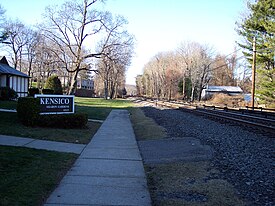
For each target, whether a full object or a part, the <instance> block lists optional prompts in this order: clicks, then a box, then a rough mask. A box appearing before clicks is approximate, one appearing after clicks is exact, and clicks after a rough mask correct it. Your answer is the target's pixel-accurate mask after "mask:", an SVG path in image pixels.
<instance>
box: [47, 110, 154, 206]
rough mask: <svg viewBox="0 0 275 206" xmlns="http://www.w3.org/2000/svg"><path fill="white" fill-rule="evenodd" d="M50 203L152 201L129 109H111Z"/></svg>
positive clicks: (139, 204)
mask: <svg viewBox="0 0 275 206" xmlns="http://www.w3.org/2000/svg"><path fill="white" fill-rule="evenodd" d="M53 205H61V206H62V205H66V206H68V205H74V206H75V205H108V206H110V205H117V206H118V205H119V206H123V205H125V206H126V205H127V206H130V205H132V206H134V205H135V206H150V205H151V199H150V194H149V192H148V188H147V182H146V176H145V172H144V168H143V163H142V159H141V156H140V153H139V150H138V147H137V143H136V140H135V135H134V132H133V128H132V125H131V122H130V119H129V113H128V111H126V110H112V112H111V113H110V115H109V116H108V118H107V119H106V120H105V121H104V123H103V124H102V126H101V127H100V129H99V130H98V132H97V133H96V134H95V136H94V137H93V139H92V141H91V142H90V143H89V144H88V145H87V146H86V147H85V149H84V150H83V152H82V153H81V155H80V156H79V158H78V159H77V161H76V162H75V164H74V165H73V167H72V168H71V170H69V171H68V173H67V174H66V176H65V177H64V178H63V179H62V181H61V183H60V185H59V186H58V187H57V188H56V190H55V191H54V192H53V193H52V194H51V196H50V197H49V198H48V200H47V201H46V203H45V206H53Z"/></svg>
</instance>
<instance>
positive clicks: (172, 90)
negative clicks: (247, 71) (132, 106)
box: [136, 42, 242, 101]
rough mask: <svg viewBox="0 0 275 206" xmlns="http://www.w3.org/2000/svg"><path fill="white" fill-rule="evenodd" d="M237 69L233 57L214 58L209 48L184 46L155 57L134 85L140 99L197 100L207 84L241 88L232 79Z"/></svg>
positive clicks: (237, 81) (234, 78) (191, 44)
mask: <svg viewBox="0 0 275 206" xmlns="http://www.w3.org/2000/svg"><path fill="white" fill-rule="evenodd" d="M239 67H240V62H237V59H236V53H233V54H232V55H230V56H224V55H220V54H218V55H216V56H214V57H213V49H212V48H211V47H209V46H207V45H201V44H199V43H197V42H184V43H182V44H181V45H180V46H179V47H178V48H177V49H175V50H174V51H172V52H163V53H159V54H157V55H156V56H154V57H153V58H152V59H151V60H150V61H149V62H148V63H147V64H146V65H145V66H144V73H143V74H142V75H139V76H137V78H136V85H137V90H138V94H139V95H145V96H148V97H153V98H160V99H161V98H164V99H168V100H171V99H178V98H183V99H185V100H189V101H194V100H200V99H201V92H202V90H203V88H205V87H206V85H207V84H211V85H217V86H222V85H228V86H236V85H237V84H240V83H241V81H242V80H240V79H238V78H237V77H236V75H235V73H236V69H237V68H239Z"/></svg>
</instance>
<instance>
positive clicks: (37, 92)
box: [29, 87, 39, 97]
mask: <svg viewBox="0 0 275 206" xmlns="http://www.w3.org/2000/svg"><path fill="white" fill-rule="evenodd" d="M35 94H39V89H38V88H36V87H32V88H29V96H31V97H34V95H35Z"/></svg>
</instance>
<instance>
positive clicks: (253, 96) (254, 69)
mask: <svg viewBox="0 0 275 206" xmlns="http://www.w3.org/2000/svg"><path fill="white" fill-rule="evenodd" d="M255 75H256V37H254V38H253V59H252V87H251V107H252V109H254V101H255Z"/></svg>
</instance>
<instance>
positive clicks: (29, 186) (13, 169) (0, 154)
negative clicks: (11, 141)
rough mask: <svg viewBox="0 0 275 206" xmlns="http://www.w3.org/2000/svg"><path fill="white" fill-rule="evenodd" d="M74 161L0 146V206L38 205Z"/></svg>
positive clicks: (64, 156)
mask: <svg viewBox="0 0 275 206" xmlns="http://www.w3.org/2000/svg"><path fill="white" fill-rule="evenodd" d="M76 158H77V155H75V154H68V153H60V152H49V151H45V150H35V149H29V148H18V147H9V146H0V159H1V162H0V171H1V178H0V205H3V206H6V205H28V206H32V205H34V206H37V205H42V203H43V202H44V201H45V200H46V199H47V197H48V196H49V194H50V193H51V192H52V191H53V189H54V188H55V187H56V186H57V184H58V183H59V181H60V180H61V178H62V177H63V176H64V175H65V174H66V172H67V171H68V169H69V168H70V167H71V166H72V164H73V163H74V161H75V160H76Z"/></svg>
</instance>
